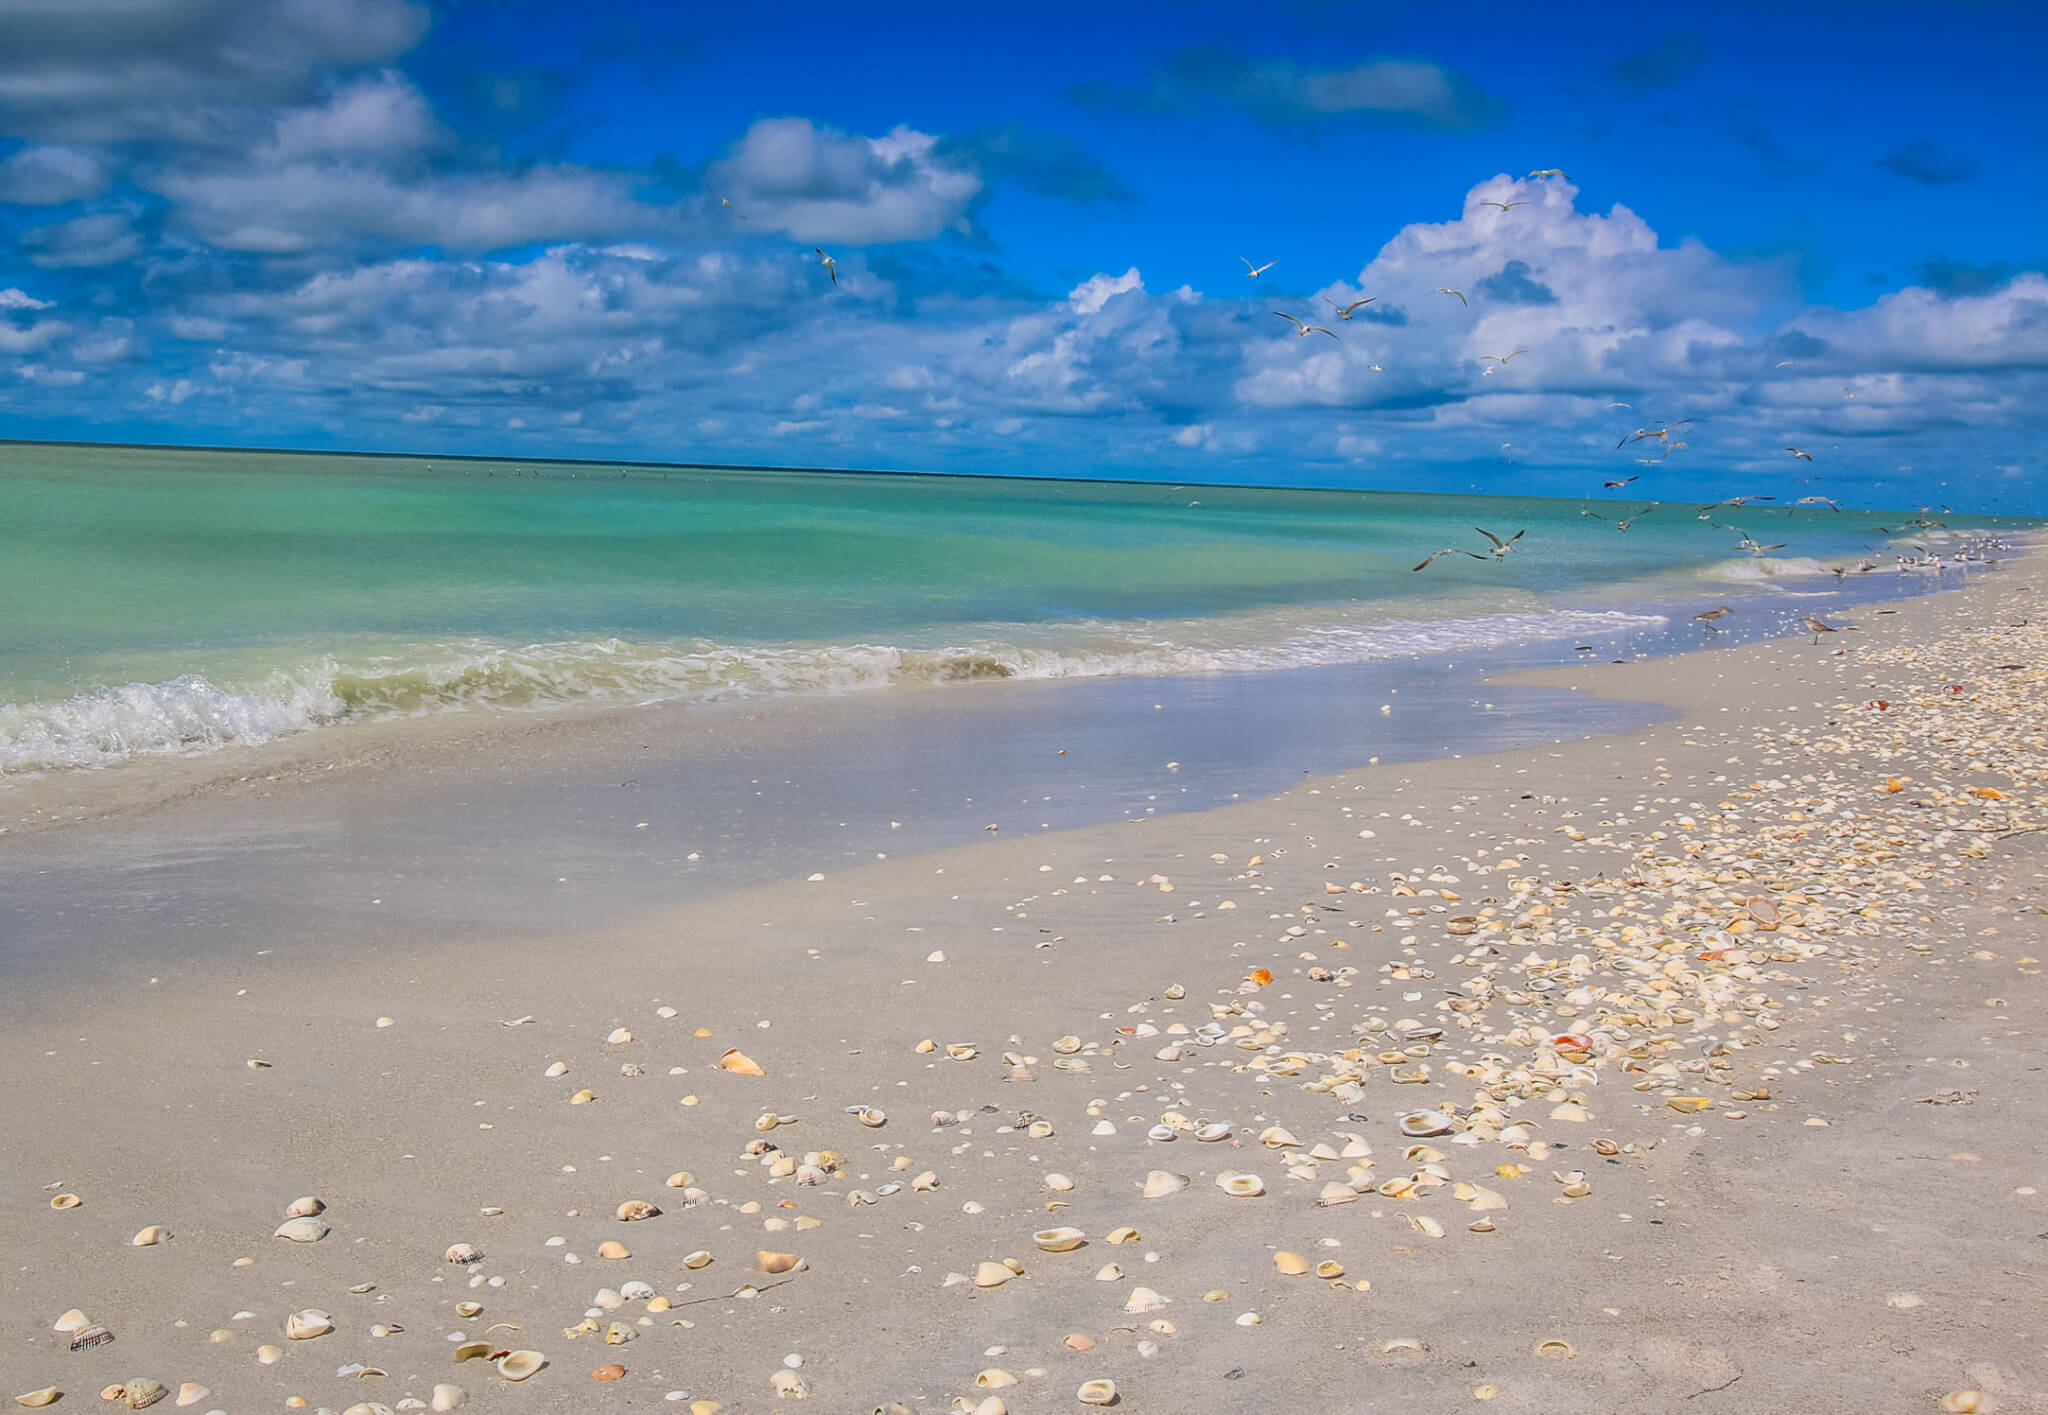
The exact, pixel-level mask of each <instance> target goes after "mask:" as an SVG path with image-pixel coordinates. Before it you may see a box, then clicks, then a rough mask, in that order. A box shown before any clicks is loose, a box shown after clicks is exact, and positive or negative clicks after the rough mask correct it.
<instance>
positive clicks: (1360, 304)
mask: <svg viewBox="0 0 2048 1415" xmlns="http://www.w3.org/2000/svg"><path fill="white" fill-rule="evenodd" d="M1378 298H1379V296H1378V295H1367V296H1366V297H1365V298H1364V299H1362V300H1353V301H1352V302H1351V303H1350V304H1348V305H1340V304H1338V303H1337V302H1336V301H1335V300H1333V299H1331V298H1330V297H1329V296H1328V295H1325V296H1323V303H1324V304H1326V305H1328V306H1329V307H1330V308H1331V309H1333V310H1335V311H1336V312H1337V318H1339V319H1349V318H1351V316H1352V315H1354V314H1356V313H1358V311H1359V310H1361V309H1364V308H1365V307H1366V306H1367V305H1369V304H1371V303H1372V302H1373V301H1374V300H1377V299H1378Z"/></svg>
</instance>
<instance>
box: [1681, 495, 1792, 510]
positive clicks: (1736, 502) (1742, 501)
mask: <svg viewBox="0 0 2048 1415" xmlns="http://www.w3.org/2000/svg"><path fill="white" fill-rule="evenodd" d="M1777 499H1778V498H1777V497H1775V496H1731V497H1729V498H1728V499H1727V500H1726V501H1716V502H1714V503H1713V505H1711V506H1702V507H1700V510H1702V511H1711V510H1713V509H1714V507H1715V506H1747V505H1749V503H1750V502H1752V501H1776V500H1777Z"/></svg>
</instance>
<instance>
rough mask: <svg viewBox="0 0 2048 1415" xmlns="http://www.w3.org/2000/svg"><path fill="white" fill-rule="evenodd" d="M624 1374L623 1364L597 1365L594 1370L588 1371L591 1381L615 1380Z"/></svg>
mask: <svg viewBox="0 0 2048 1415" xmlns="http://www.w3.org/2000/svg"><path fill="white" fill-rule="evenodd" d="M625 1374H626V1368H625V1367H624V1366H620V1365H617V1364H613V1365H610V1366H599V1367H598V1368H597V1369H596V1370H595V1371H592V1372H591V1373H590V1379H592V1380H593V1381H616V1380H619V1379H621V1378H622V1377H623V1376H624V1375H625Z"/></svg>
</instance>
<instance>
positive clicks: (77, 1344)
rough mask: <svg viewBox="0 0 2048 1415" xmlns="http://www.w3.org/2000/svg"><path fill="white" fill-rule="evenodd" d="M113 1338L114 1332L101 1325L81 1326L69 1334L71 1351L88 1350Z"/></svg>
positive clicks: (103, 1344)
mask: <svg viewBox="0 0 2048 1415" xmlns="http://www.w3.org/2000/svg"><path fill="white" fill-rule="evenodd" d="M113 1339H114V1334H113V1333H112V1332H110V1331H108V1330H107V1329H106V1328H105V1327H102V1326H89V1327H82V1328H80V1329H79V1330H78V1331H76V1332H73V1333H72V1334H71V1349H72V1350H73V1351H90V1350H92V1348H93V1347H95V1346H105V1345H106V1344H107V1343H108V1342H110V1341H112V1340H113Z"/></svg>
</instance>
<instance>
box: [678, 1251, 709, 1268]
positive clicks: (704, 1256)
mask: <svg viewBox="0 0 2048 1415" xmlns="http://www.w3.org/2000/svg"><path fill="white" fill-rule="evenodd" d="M683 1266H684V1267H686V1268H690V1269H693V1270H694V1269H696V1268H708V1267H710V1266H711V1255H710V1254H709V1253H707V1252H705V1251H704V1250H703V1249H702V1248H699V1249H698V1250H697V1251H696V1252H694V1253H686V1254H684V1255H683Z"/></svg>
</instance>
